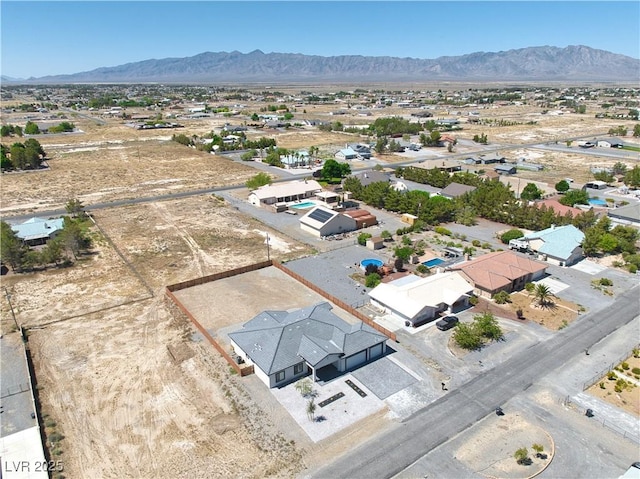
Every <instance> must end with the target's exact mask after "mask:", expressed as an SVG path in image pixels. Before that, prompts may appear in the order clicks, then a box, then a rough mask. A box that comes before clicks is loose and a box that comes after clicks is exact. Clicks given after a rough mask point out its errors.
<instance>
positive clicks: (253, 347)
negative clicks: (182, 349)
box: [229, 302, 387, 388]
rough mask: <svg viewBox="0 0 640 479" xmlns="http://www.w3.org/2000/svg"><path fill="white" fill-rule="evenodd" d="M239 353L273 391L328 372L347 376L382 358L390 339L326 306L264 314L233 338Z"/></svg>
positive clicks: (235, 332)
mask: <svg viewBox="0 0 640 479" xmlns="http://www.w3.org/2000/svg"><path fill="white" fill-rule="evenodd" d="M229 339H230V340H231V345H232V347H233V350H234V351H235V353H236V354H237V355H238V356H240V357H241V358H242V359H243V360H244V361H245V362H247V363H248V364H252V365H253V366H254V372H255V374H256V376H257V377H259V378H260V379H261V380H262V381H263V382H264V383H265V384H266V385H267V386H269V387H270V388H273V387H279V386H284V385H285V384H288V383H290V382H292V381H295V380H297V379H299V378H301V377H303V376H306V375H308V374H309V373H310V372H311V374H312V376H313V380H314V381H315V380H316V379H317V375H318V372H319V371H320V370H322V369H323V368H327V369H329V370H331V371H333V372H335V370H337V371H339V372H346V371H349V370H351V369H354V368H356V367H358V366H360V365H361V364H364V363H366V362H368V361H371V360H373V359H376V358H379V357H381V356H383V355H384V352H385V344H386V340H387V337H386V336H385V335H384V334H381V333H379V332H378V331H376V330H375V329H373V328H372V327H371V326H368V325H366V324H365V323H363V322H361V321H358V322H356V323H354V324H350V323H347V322H346V321H345V320H343V319H341V318H339V317H338V316H337V315H336V314H334V313H333V311H332V307H331V305H330V304H329V303H327V302H323V303H319V304H316V305H313V306H308V307H306V308H302V309H298V310H295V311H263V312H261V313H260V314H258V315H257V316H255V317H254V318H253V319H251V320H250V321H248V322H246V323H245V324H244V325H243V326H242V328H241V329H239V330H237V331H234V332H232V333H229Z"/></svg>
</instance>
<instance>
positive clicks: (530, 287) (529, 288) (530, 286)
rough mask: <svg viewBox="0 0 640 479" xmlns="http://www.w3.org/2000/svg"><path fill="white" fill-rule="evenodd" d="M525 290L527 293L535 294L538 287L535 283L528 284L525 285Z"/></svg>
mask: <svg viewBox="0 0 640 479" xmlns="http://www.w3.org/2000/svg"><path fill="white" fill-rule="evenodd" d="M524 289H525V290H526V291H527V293H533V291H534V290H535V289H536V285H535V284H533V283H527V284H525V285H524Z"/></svg>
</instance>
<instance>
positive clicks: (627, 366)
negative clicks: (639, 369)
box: [620, 361, 629, 371]
mask: <svg viewBox="0 0 640 479" xmlns="http://www.w3.org/2000/svg"><path fill="white" fill-rule="evenodd" d="M620 366H621V367H622V369H624V370H625V371H627V370H628V369H629V363H628V362H626V361H624V362H622V363H621V364H620Z"/></svg>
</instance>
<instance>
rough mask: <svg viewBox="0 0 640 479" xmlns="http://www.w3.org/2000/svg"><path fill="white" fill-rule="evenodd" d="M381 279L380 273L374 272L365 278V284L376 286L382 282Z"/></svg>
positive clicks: (370, 286) (371, 286) (369, 286)
mask: <svg viewBox="0 0 640 479" xmlns="http://www.w3.org/2000/svg"><path fill="white" fill-rule="evenodd" d="M381 280H382V278H380V275H379V274H378V273H372V274H370V275H369V276H367V279H366V280H365V283H364V284H365V286H366V287H367V288H375V287H376V286H378V285H379V284H380V281H381Z"/></svg>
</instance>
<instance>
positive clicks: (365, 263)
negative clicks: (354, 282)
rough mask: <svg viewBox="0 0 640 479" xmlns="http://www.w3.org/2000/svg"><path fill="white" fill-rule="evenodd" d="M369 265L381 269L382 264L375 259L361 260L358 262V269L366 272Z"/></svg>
mask: <svg viewBox="0 0 640 479" xmlns="http://www.w3.org/2000/svg"><path fill="white" fill-rule="evenodd" d="M370 264H373V265H375V266H377V267H378V268H381V267H382V265H383V264H384V262H383V261H380V260H379V259H375V258H367V259H363V260H362V261H360V267H361V268H362V269H363V270H365V271H366V269H367V266H369V265H370Z"/></svg>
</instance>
